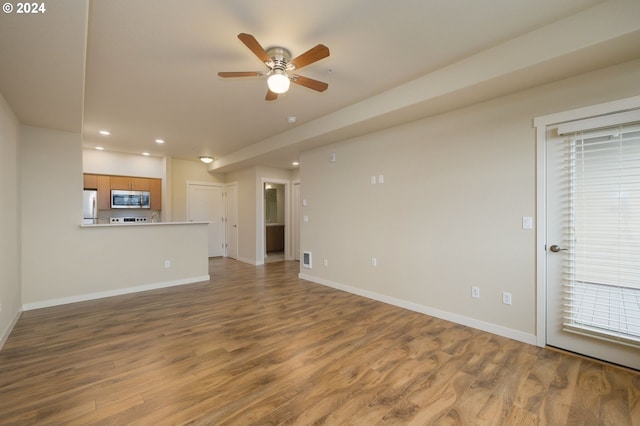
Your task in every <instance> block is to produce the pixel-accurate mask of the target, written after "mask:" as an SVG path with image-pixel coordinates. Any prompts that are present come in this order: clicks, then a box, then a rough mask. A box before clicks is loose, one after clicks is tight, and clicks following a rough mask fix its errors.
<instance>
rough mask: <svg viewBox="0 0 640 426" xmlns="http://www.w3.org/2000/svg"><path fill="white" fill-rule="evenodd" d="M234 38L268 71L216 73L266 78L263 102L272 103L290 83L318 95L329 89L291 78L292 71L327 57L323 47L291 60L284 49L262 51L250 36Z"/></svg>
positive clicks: (315, 82) (302, 79) (298, 76)
mask: <svg viewBox="0 0 640 426" xmlns="http://www.w3.org/2000/svg"><path fill="white" fill-rule="evenodd" d="M238 38H239V39H240V41H241V42H243V43H244V44H245V46H247V47H248V48H249V50H251V51H252V52H253V54H254V55H256V56H257V57H258V59H260V60H261V61H262V62H264V64H265V65H266V66H267V68H268V69H269V70H268V71H266V72H260V71H238V72H219V73H218V75H219V76H220V77H225V78H227V77H262V76H265V75H266V76H268V78H267V86H268V89H267V96H266V97H265V100H267V101H273V100H275V99H277V98H278V94H280V93H285V92H286V91H287V90H289V85H290V82H294V83H296V84H299V85H300V86H304V87H308V88H309V89H312V90H316V91H318V92H324V91H325V90H327V88H328V87H329V85H328V84H327V83H324V82H322V81H318V80H314V79H313V78H308V77H303V76H301V75H298V74H293V72H294V71H296V70H299V69H300V68H302V67H304V66H307V65H309V64H312V63H314V62H316V61H319V60H320V59H323V58H326V57H327V56H329V48H328V47H327V46H325V45H323V44H318V45H317V46H315V47H312V48H311V49H309V50H307V51H306V52H304V53H303V54H302V55H300V56H297V57H296V58H294V59H291V53H290V52H289V51H288V50H287V49H285V48H284V47H271V48H269V49H267V50H265V49H264V48H263V47H262V46H261V45H260V43H258V40H256V39H255V37H254V36H252V35H251V34H245V33H240V34H238Z"/></svg>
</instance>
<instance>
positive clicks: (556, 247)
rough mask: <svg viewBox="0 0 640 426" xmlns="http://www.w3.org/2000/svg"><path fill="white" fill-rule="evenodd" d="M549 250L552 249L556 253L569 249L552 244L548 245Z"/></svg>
mask: <svg viewBox="0 0 640 426" xmlns="http://www.w3.org/2000/svg"><path fill="white" fill-rule="evenodd" d="M549 250H551V251H552V252H554V253H558V252H559V251H563V250H569V249H566V248H560V246H559V245H557V244H554V245H552V246H551V247H549Z"/></svg>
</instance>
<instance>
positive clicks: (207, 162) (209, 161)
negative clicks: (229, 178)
mask: <svg viewBox="0 0 640 426" xmlns="http://www.w3.org/2000/svg"><path fill="white" fill-rule="evenodd" d="M200 161H202V162H203V163H204V164H209V163H212V162H213V158H211V157H206V156H203V157H200Z"/></svg>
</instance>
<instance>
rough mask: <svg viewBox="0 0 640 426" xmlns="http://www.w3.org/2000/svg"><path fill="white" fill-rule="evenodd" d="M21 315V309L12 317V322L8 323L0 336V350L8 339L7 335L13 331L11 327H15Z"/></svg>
mask: <svg viewBox="0 0 640 426" xmlns="http://www.w3.org/2000/svg"><path fill="white" fill-rule="evenodd" d="M21 313H22V309H19V310H18V312H16V315H15V316H14V317H13V320H12V321H11V322H10V323H9V326H8V327H7V328H6V329H5V330H4V332H3V333H2V334H1V335H0V350H2V347H3V346H4V344H5V343H6V342H7V339H8V338H9V335H10V334H11V332H12V331H13V327H15V325H16V323H17V322H18V320H19V319H20V314H21Z"/></svg>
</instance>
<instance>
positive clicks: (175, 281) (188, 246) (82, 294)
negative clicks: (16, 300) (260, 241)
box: [25, 222, 209, 310]
mask: <svg viewBox="0 0 640 426" xmlns="http://www.w3.org/2000/svg"><path fill="white" fill-rule="evenodd" d="M207 226H208V224H207V222H164V223H141V224H96V225H79V228H80V229H81V232H79V233H78V234H77V235H76V236H75V238H76V239H77V241H76V242H75V244H74V246H76V247H79V248H81V249H80V250H78V251H76V252H74V253H68V255H70V256H72V257H73V258H75V259H76V261H77V263H78V268H77V271H76V272H75V273H74V280H73V282H75V285H70V284H71V283H70V282H68V285H66V286H58V287H46V288H42V289H41V291H40V292H38V294H34V295H27V296H28V297H29V299H27V300H29V301H28V302H27V303H25V310H29V309H38V308H43V307H48V306H56V305H62V304H66V303H73V302H79V301H84V300H91V299H99V298H102V297H110V296H116V295H121V294H127V293H135V292H139V291H146V290H153V289H157V288H163V287H171V286H175V285H182V284H189V283H195V282H200V281H207V280H208V279H209V263H208V233H207Z"/></svg>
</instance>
